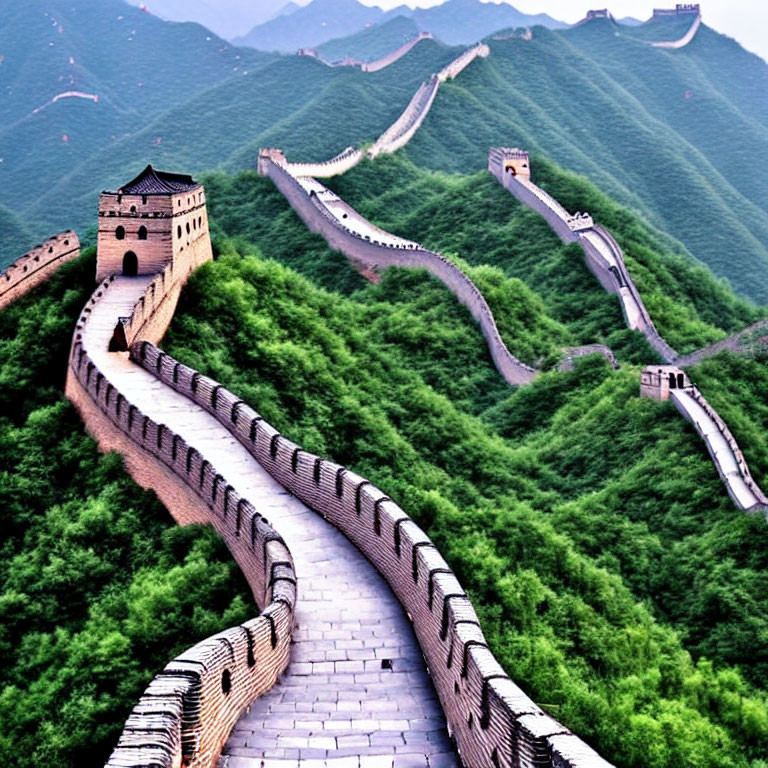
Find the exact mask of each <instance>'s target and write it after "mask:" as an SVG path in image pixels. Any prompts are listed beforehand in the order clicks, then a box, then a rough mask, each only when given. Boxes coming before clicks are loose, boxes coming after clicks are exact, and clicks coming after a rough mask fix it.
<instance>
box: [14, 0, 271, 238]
mask: <svg viewBox="0 0 768 768" xmlns="http://www.w3.org/2000/svg"><path fill="white" fill-rule="evenodd" d="M0 18H2V20H3V21H2V24H0V91H1V92H2V94H3V98H2V99H1V100H0V158H2V162H1V163H0V205H5V206H6V207H8V208H10V209H11V210H13V211H15V212H16V213H17V214H19V215H20V216H22V217H23V218H24V219H25V220H27V221H29V222H30V223H31V226H32V228H33V229H34V230H35V236H36V238H37V239H42V238H44V237H45V236H47V235H49V234H50V233H51V232H52V231H54V230H57V229H63V228H66V227H67V226H69V224H67V223H66V222H65V221H64V220H63V219H59V220H56V221H54V220H52V219H53V217H49V216H48V213H47V212H46V211H45V210H44V211H43V214H42V215H41V216H38V215H36V214H35V213H34V212H33V211H31V210H30V206H33V205H34V204H36V203H37V202H38V201H39V200H40V198H41V196H42V195H43V194H44V192H45V191H47V190H49V189H51V188H53V187H55V186H56V185H57V184H59V183H61V182H62V180H65V179H67V178H68V176H69V175H70V174H71V173H72V172H73V171H74V170H75V169H76V168H77V167H78V166H79V165H81V164H82V163H84V162H85V161H87V160H88V159H90V158H91V157H93V155H94V153H96V152H98V151H100V150H104V149H106V150H109V149H110V148H112V147H114V146H115V145H116V144H118V143H119V142H120V141H121V140H122V139H123V138H124V137H125V136H128V135H133V134H135V133H136V132H139V131H141V130H143V129H145V128H146V126H147V125H148V124H150V123H152V121H153V120H154V119H155V118H156V116H158V115H159V114H160V113H164V112H167V110H168V109H170V108H172V107H174V106H175V105H180V104H182V103H185V102H188V101H189V100H190V99H192V98H193V97H194V96H195V95H196V94H198V93H201V92H203V91H205V90H206V89H208V88H210V87H211V86H213V85H216V84H218V83H221V82H223V81H226V80H233V79H234V80H235V81H236V80H237V78H238V77H240V78H242V77H243V74H244V73H245V72H248V71H253V70H256V69H258V67H259V66H261V65H262V64H264V63H266V62H267V61H270V60H271V58H272V57H270V56H268V55H266V54H262V53H259V52H257V51H240V50H237V49H235V48H233V47H232V46H230V45H228V44H227V43H225V42H224V41H222V40H220V39H219V38H217V37H215V36H213V35H212V33H210V32H209V31H208V30H206V29H204V28H203V27H200V26H198V25H196V24H169V23H167V22H164V21H161V20H160V19H157V18H155V17H152V16H150V15H148V14H146V13H143V12H141V11H139V10H138V9H137V8H132V7H130V6H127V5H126V4H125V3H122V2H120V1H119V0H77V2H76V3H72V2H66V0H31V1H30V2H24V3H17V2H13V0H0ZM129 62H130V65H128V63H129ZM70 92H76V93H82V94H87V95H90V96H94V97H98V102H94V101H93V100H91V99H90V98H80V97H66V98H61V99H60V100H59V101H56V102H54V101H53V99H54V98H55V97H56V96H59V95H61V94H66V93H70ZM184 125H185V126H187V125H188V118H186V116H185V120H184ZM162 135H163V131H159V132H158V133H156V135H155V136H154V137H153V141H158V140H160V141H161V140H162ZM101 183H102V178H99V177H98V176H97V177H95V178H94V180H93V185H94V187H96V186H97V185H100V184H101ZM99 188H100V187H99ZM59 194H63V196H64V197H65V198H67V197H69V193H68V192H67V191H65V192H63V193H59ZM81 222H82V219H80V220H76V221H73V222H72V224H71V226H79V225H80V223H81ZM23 247H24V244H23V243H22V242H20V241H14V243H13V248H14V250H19V249H20V248H23Z"/></svg>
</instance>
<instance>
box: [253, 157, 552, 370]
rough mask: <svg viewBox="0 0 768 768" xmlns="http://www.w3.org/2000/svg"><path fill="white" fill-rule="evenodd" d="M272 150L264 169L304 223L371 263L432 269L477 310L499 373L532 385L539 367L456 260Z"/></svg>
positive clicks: (360, 260) (359, 259)
mask: <svg viewBox="0 0 768 768" xmlns="http://www.w3.org/2000/svg"><path fill="white" fill-rule="evenodd" d="M269 152H270V151H269V150H266V151H265V152H263V153H262V155H261V156H260V158H259V172H260V173H261V174H262V175H265V176H269V177H270V178H271V179H272V181H273V182H274V183H275V186H277V188H278V189H279V190H280V191H281V192H282V193H283V195H285V197H286V199H287V200H288V202H289V203H290V205H291V207H292V208H293V209H294V210H295V211H296V213H297V214H298V215H299V217H300V218H301V219H302V221H304V223H305V224H306V225H307V226H308V227H309V228H310V229H311V230H312V231H313V232H318V233H319V234H321V235H322V236H323V237H324V238H325V239H326V241H327V242H328V244H329V245H330V246H331V247H332V248H334V249H336V250H339V251H341V252H342V253H343V254H344V255H345V256H347V258H349V259H350V260H352V261H353V262H356V263H358V264H362V265H364V266H365V267H367V268H373V269H376V268H381V267H388V266H400V267H412V268H416V269H426V270H427V271H428V272H429V273H430V274H432V275H433V276H434V277H436V278H437V279H438V280H440V281H441V282H442V283H443V284H444V285H445V286H446V287H447V288H448V289H449V290H450V291H451V292H452V293H453V294H454V295H455V296H456V297H457V298H458V300H459V301H460V302H461V303H462V304H463V305H464V306H465V307H467V309H469V311H470V312H471V314H472V316H473V317H474V319H475V321H476V322H477V323H478V325H479V326H480V329H481V331H482V333H483V336H484V337H485V339H486V341H487V342H488V349H489V351H490V353H491V357H492V358H493V362H494V364H495V365H496V368H497V369H498V371H499V373H501V375H502V376H503V377H504V379H505V380H506V381H507V382H508V383H510V384H513V385H519V384H527V383H529V382H531V381H533V379H534V378H535V377H536V376H537V374H538V371H536V370H535V369H534V368H532V367H530V366H528V365H525V364H524V363H522V362H520V361H519V360H518V359H517V358H516V357H515V356H514V355H513V354H512V353H511V352H510V351H509V349H508V348H507V346H506V344H505V343H504V341H503V340H502V338H501V334H500V333H499V330H498V327H497V326H496V321H495V320H494V317H493V313H492V312H491V309H490V307H489V306H488V303H487V302H486V300H485V298H484V297H483V295H482V293H481V292H480V291H479V289H478V288H477V286H475V284H474V283H473V282H472V281H471V280H470V279H469V277H467V275H465V274H464V273H463V272H462V271H461V270H460V269H459V268H458V267H457V266H456V265H455V264H454V263H453V262H451V261H450V260H449V259H446V258H445V257H444V256H440V255H439V254H437V253H433V252H432V251H428V250H426V249H425V248H422V246H420V245H419V244H418V243H415V242H412V241H410V240H404V239H402V238H400V237H397V236H396V235H392V234H390V233H389V232H385V231H384V230H382V229H379V228H378V227H376V226H374V225H373V224H371V223H370V222H369V221H367V220H366V219H364V218H363V217H362V216H360V214H359V213H357V211H355V210H354V209H353V208H352V207H351V206H349V205H347V204H346V203H345V202H344V201H343V200H342V199H341V198H339V197H338V196H337V195H336V194H335V193H333V192H331V191H330V190H329V189H327V188H326V187H324V186H323V185H322V184H321V183H320V182H319V181H317V180H315V179H309V178H298V179H297V178H294V177H293V176H292V175H291V174H290V173H289V172H288V170H287V169H286V168H285V167H284V166H283V165H281V164H280V163H279V162H275V160H274V159H273V157H274V155H271V154H269Z"/></svg>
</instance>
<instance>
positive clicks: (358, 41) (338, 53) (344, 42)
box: [317, 16, 419, 61]
mask: <svg viewBox="0 0 768 768" xmlns="http://www.w3.org/2000/svg"><path fill="white" fill-rule="evenodd" d="M418 34H419V27H418V26H417V25H416V22H414V21H412V20H411V19H407V18H405V17H404V16H395V18H394V19H389V20H387V21H383V22H382V23H381V24H377V25H376V26H374V27H368V28H367V29H364V30H362V31H361V32H358V33H356V34H354V35H350V36H348V37H342V38H339V39H337V40H329V41H328V42H327V43H323V44H322V45H321V46H319V47H318V49H317V51H318V53H319V54H320V55H321V56H322V57H323V58H324V59H325V60H326V61H340V60H341V59H343V58H344V57H345V56H351V57H352V58H355V59H359V60H360V61H375V60H376V59H380V58H382V57H383V56H386V55H387V54H388V53H391V52H392V51H394V50H395V49H396V48H399V47H400V46H401V45H402V44H403V43H405V42H407V41H408V40H410V39H411V38H413V37H415V36H416V35H418Z"/></svg>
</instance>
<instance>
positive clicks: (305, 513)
mask: <svg viewBox="0 0 768 768" xmlns="http://www.w3.org/2000/svg"><path fill="white" fill-rule="evenodd" d="M151 279H152V278H151V277H147V278H143V277H138V278H123V277H121V278H117V279H116V281H115V284H114V285H113V286H112V287H111V288H110V289H109V291H107V292H106V294H105V296H104V298H103V299H102V300H101V302H100V303H98V304H96V306H95V307H94V309H93V312H92V315H91V319H90V321H89V323H88V324H87V326H86V331H85V335H84V344H85V346H86V348H87V349H88V352H89V354H90V355H91V357H92V359H93V361H94V363H96V365H97V366H98V367H99V369H100V370H101V371H102V372H103V373H104V374H105V375H106V376H107V377H108V378H109V379H110V380H111V381H112V383H113V384H114V385H115V386H116V387H117V388H118V389H119V390H120V391H121V392H122V393H123V394H124V395H125V396H126V397H127V398H128V399H129V400H130V401H131V402H132V403H134V404H135V405H136V406H137V407H138V408H140V409H141V410H142V411H143V412H144V413H145V414H147V415H148V416H150V417H151V418H152V419H154V420H155V421H156V422H158V423H163V424H166V425H168V426H169V427H170V428H171V429H173V430H174V431H175V432H177V433H178V434H179V435H181V436H182V437H183V438H184V439H185V440H186V441H187V442H188V443H189V444H190V445H193V446H194V447H195V448H197V450H198V451H200V453H201V454H202V455H204V456H205V457H206V458H207V459H208V460H209V461H210V462H211V463H212V464H213V466H215V467H216V469H217V470H218V471H219V472H220V473H221V474H222V475H223V476H224V477H225V478H226V480H227V482H228V483H229V484H231V485H232V486H233V487H234V488H236V489H237V491H238V493H240V494H241V495H243V496H245V497H246V498H248V499H249V500H250V501H251V502H252V503H253V504H254V505H255V506H256V508H257V509H258V510H259V512H261V513H262V514H263V515H265V516H266V517H267V518H268V519H269V520H270V522H271V523H272V524H273V525H274V527H275V529H276V530H277V531H278V532H279V533H280V534H281V535H282V536H283V538H284V539H285V541H286V543H287V544H288V546H289V548H290V550H291V552H292V554H293V557H294V561H295V565H296V572H297V576H298V585H299V602H298V606H297V611H296V614H297V627H296V629H295V631H294V637H293V640H294V643H295V644H294V646H293V649H292V661H291V665H290V667H289V668H288V671H287V672H286V674H285V675H284V676H283V678H282V681H281V683H280V684H279V685H277V686H276V687H275V688H274V689H273V690H272V691H270V692H269V693H268V694H266V695H265V696H264V697H262V698H261V699H259V700H257V701H256V703H255V704H254V706H253V708H252V710H251V712H250V713H248V714H246V715H245V716H244V717H243V718H242V719H241V720H240V722H239V723H238V724H237V726H236V727H235V729H234V731H233V732H232V735H231V737H230V740H229V743H228V744H227V746H226V747H225V750H224V755H223V757H222V765H223V766H227V768H299V766H301V768H321V767H322V768H326V767H327V768H424V767H425V766H430V767H431V768H457V765H458V762H457V759H456V757H455V753H454V750H453V748H452V745H451V743H450V741H449V739H448V735H447V731H446V727H445V718H444V716H443V714H442V710H441V709H440V706H439V703H438V701H437V696H436V694H435V691H434V688H433V686H432V682H431V680H430V678H429V676H428V674H427V672H426V669H425V666H424V661H423V659H422V656H421V652H420V649H419V647H418V644H417V643H416V639H415V637H414V634H413V631H412V629H411V626H410V623H409V622H408V620H407V618H406V617H405V615H404V613H403V611H402V608H401V607H400V604H399V603H398V602H397V600H396V598H395V597H394V595H393V594H392V592H391V590H390V589H389V586H388V585H387V584H386V583H385V581H384V580H383V579H382V578H381V577H380V576H379V575H378V573H377V572H376V571H375V569H374V568H373V566H371V565H370V564H369V563H368V561H367V560H366V559H365V558H364V557H363V555H361V554H360V552H359V551H358V550H357V549H356V548H355V547H354V546H353V545H352V544H351V543H350V542H349V541H348V540H347V539H346V538H345V537H344V535H343V534H341V533H340V532H339V531H338V530H337V529H336V528H334V527H333V526H331V525H330V524H329V523H326V522H325V521H324V520H323V519H322V518H321V517H320V516H319V515H317V514H315V513H314V512H312V511H311V510H309V509H307V507H305V506H304V505H303V504H302V503H301V502H300V501H298V500H297V499H296V498H295V497H293V496H291V495H290V494H288V493H287V492H286V491H285V489H284V488H283V487H282V486H281V485H279V484H278V483H277V482H276V481H275V480H273V479H272V477H270V475H269V474H268V473H267V472H266V471H265V470H264V469H263V468H262V467H261V466H260V465H259V464H258V463H257V462H256V461H255V460H254V459H253V458H252V457H251V455H250V454H249V453H248V452H247V451H246V450H245V448H243V447H242V446H241V445H240V444H239V443H238V442H237V441H236V440H235V439H234V438H233V437H232V436H231V435H230V434H229V432H227V431H226V429H225V428H224V427H223V426H222V425H221V424H219V422H218V421H216V419H215V418H214V417H213V416H211V415H210V414H208V413H206V412H205V411H203V410H202V409H201V408H199V407H197V406H196V405H194V404H193V403H192V402H191V401H190V400H188V399H187V398H185V397H183V396H182V395H180V394H178V393H176V392H174V391H173V390H171V389H170V388H169V387H166V386H165V385H164V384H162V383H160V382H159V381H158V380H157V379H155V378H154V377H153V376H152V375H151V374H149V373H148V372H147V371H144V370H143V369H142V368H140V367H139V366H137V365H134V364H133V363H131V362H130V361H129V360H128V359H127V354H125V353H123V354H121V353H116V354H113V353H109V352H107V351H106V350H107V344H108V341H109V338H110V337H111V335H112V331H113V329H114V327H115V324H116V322H117V318H118V317H120V316H128V315H130V313H131V309H132V308H133V305H134V304H135V302H136V301H137V300H138V298H139V296H141V294H142V293H143V292H144V290H145V288H146V286H147V285H148V283H149V282H150V281H151Z"/></svg>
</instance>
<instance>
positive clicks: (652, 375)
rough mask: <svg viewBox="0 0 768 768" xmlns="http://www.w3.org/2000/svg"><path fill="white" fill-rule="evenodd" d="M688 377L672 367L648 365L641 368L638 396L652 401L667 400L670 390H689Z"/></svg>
mask: <svg viewBox="0 0 768 768" xmlns="http://www.w3.org/2000/svg"><path fill="white" fill-rule="evenodd" d="M690 388H691V380H690V379H689V378H688V375H687V374H686V373H685V371H683V370H682V369H680V368H677V367H676V366H674V365H649V366H648V367H646V368H643V372H642V375H641V379H640V396H641V397H648V398H650V399H652V400H669V394H670V390H673V389H690Z"/></svg>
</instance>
